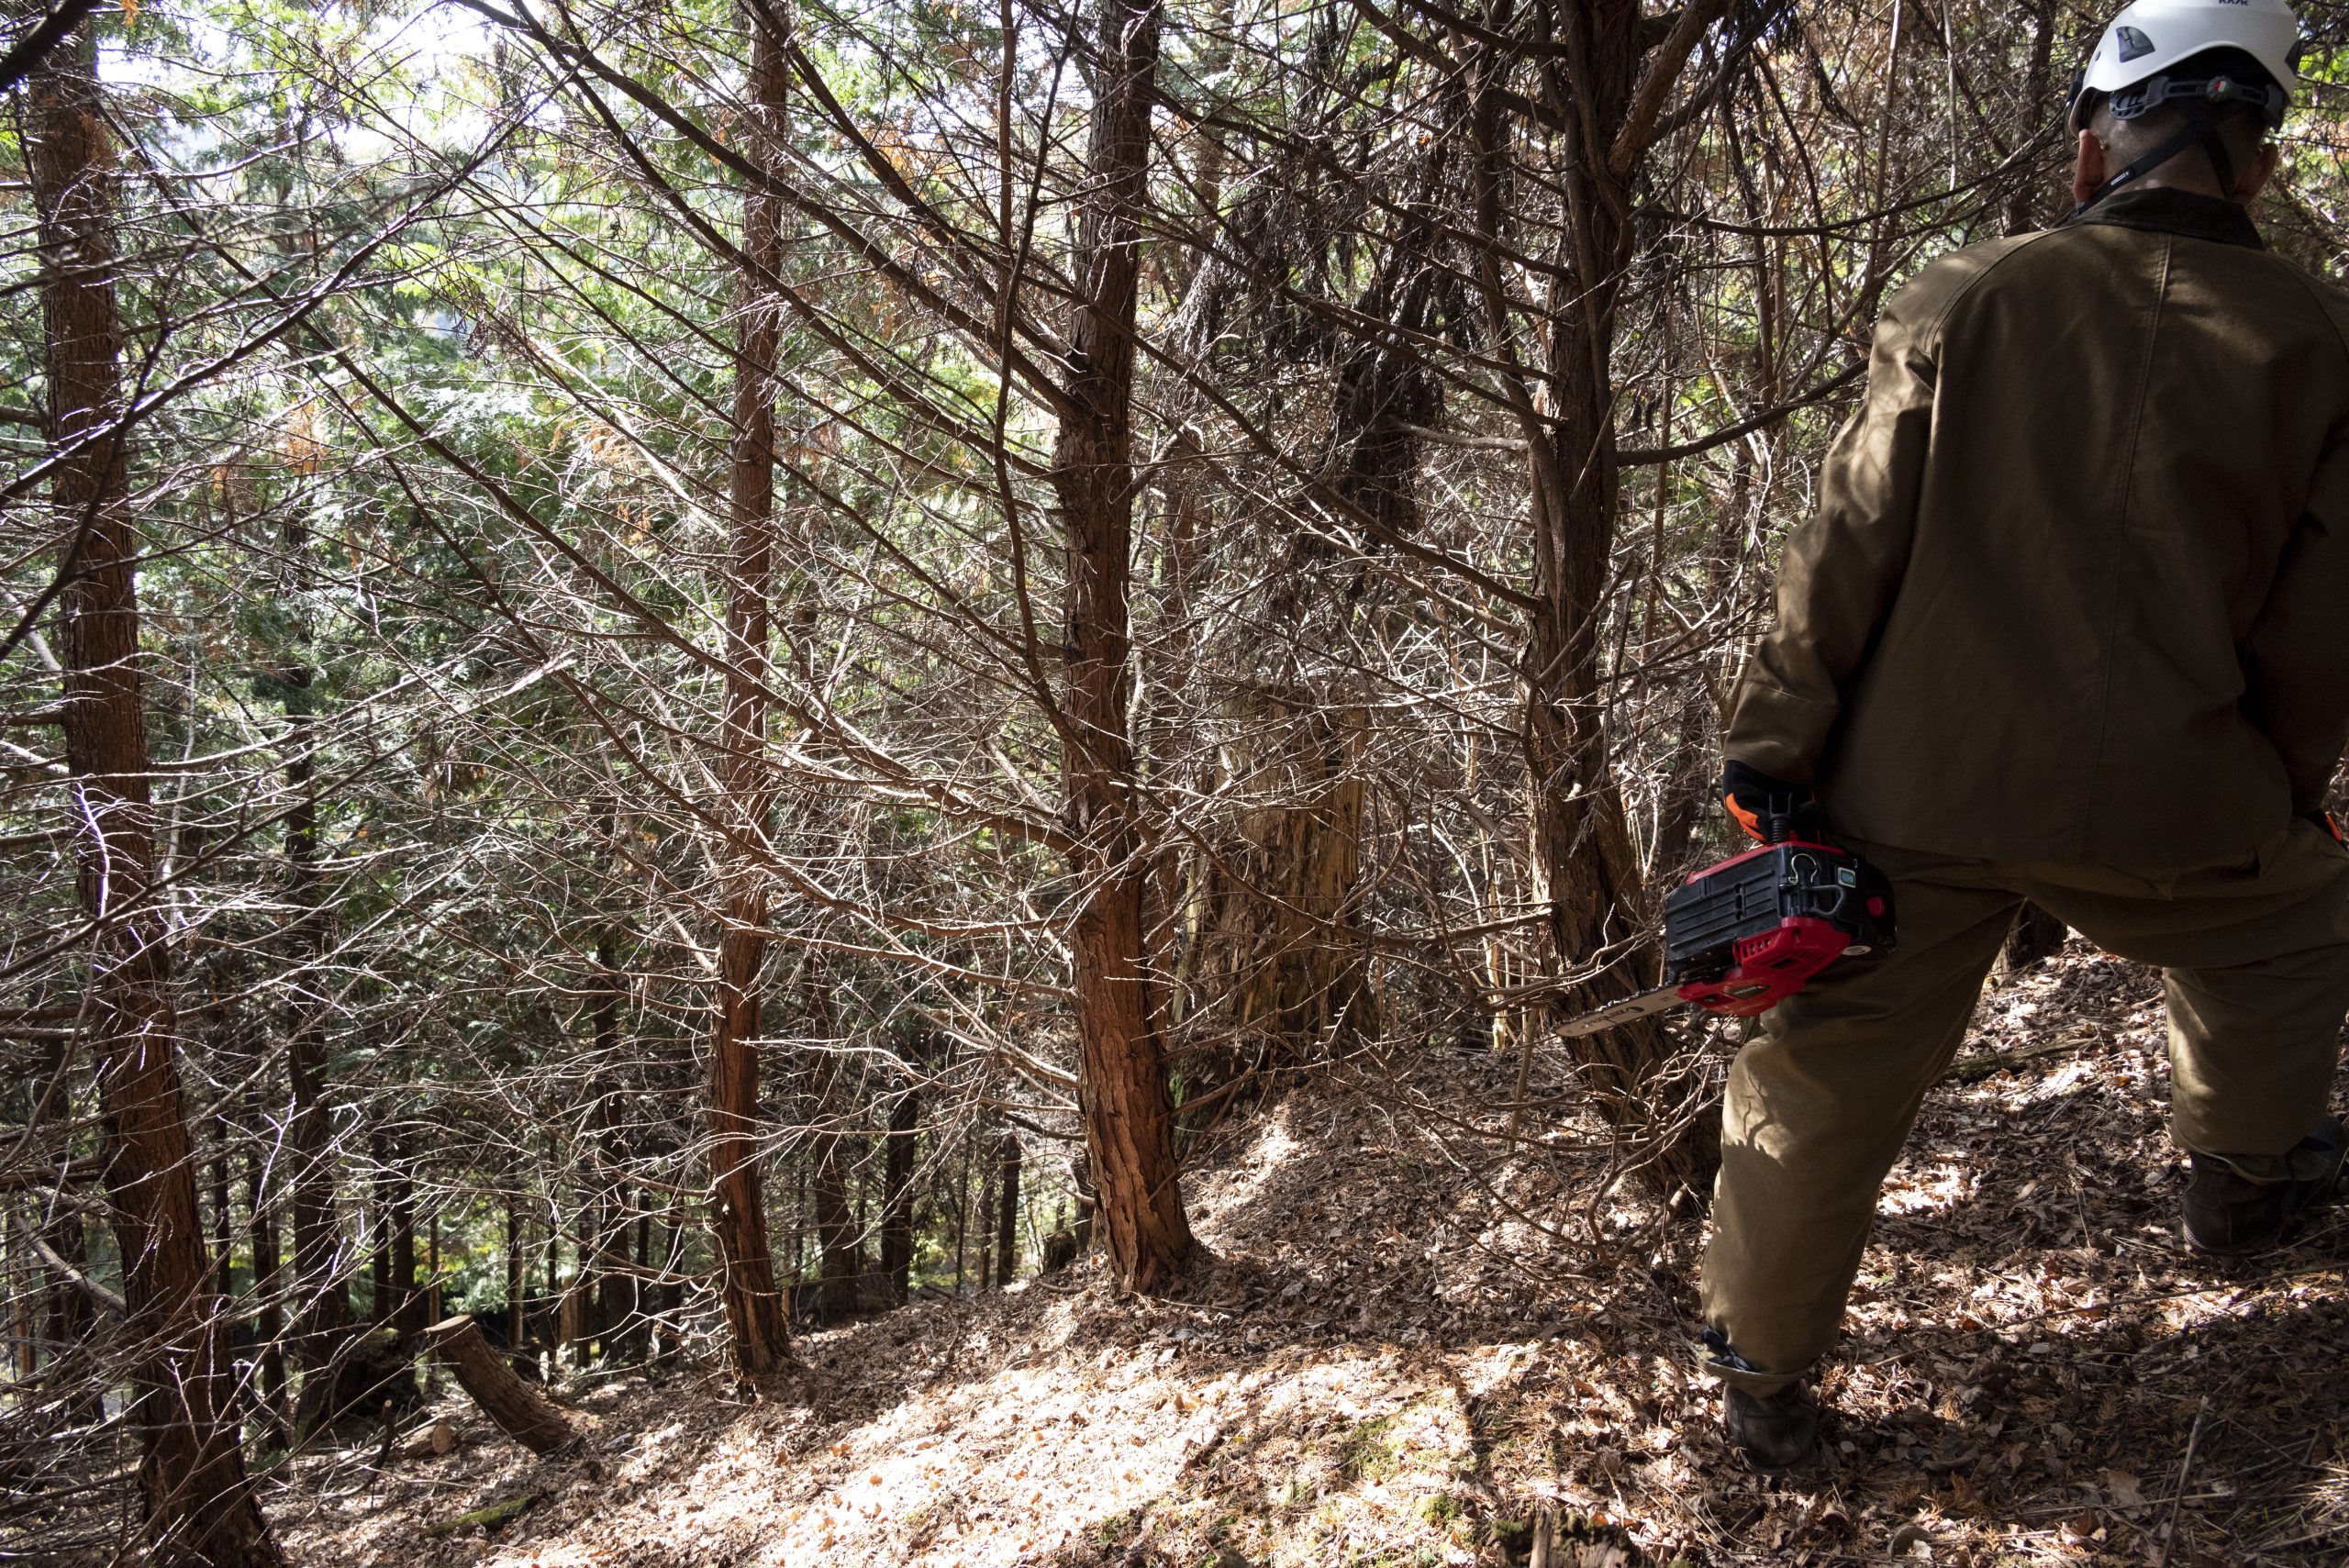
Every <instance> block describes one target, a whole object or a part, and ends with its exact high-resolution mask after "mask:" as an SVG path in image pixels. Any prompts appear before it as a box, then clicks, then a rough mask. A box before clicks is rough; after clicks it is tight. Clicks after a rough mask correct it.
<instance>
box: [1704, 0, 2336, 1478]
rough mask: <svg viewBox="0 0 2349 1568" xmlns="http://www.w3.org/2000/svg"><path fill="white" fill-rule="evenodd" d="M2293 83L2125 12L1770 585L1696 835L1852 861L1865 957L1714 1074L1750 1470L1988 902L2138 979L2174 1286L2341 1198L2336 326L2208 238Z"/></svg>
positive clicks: (1738, 1391) (1729, 1302)
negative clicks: (2164, 1158)
mask: <svg viewBox="0 0 2349 1568" xmlns="http://www.w3.org/2000/svg"><path fill="white" fill-rule="evenodd" d="M2297 52H2298V27H2297V23H2296V21H2295V19H2294V17H2293V15H2292V13H2291V11H2290V10H2289V9H2288V6H2286V5H2285V3H2284V0H2225V3H2219V4H2212V3H2209V0H2138V3H2137V4H2135V5H2132V6H2130V7H2129V8H2128V9H2126V10H2124V11H2122V12H2121V15H2120V16H2119V17H2117V18H2116V19H2115V20H2114V22H2113V24H2112V26H2111V27H2110V28H2107V29H2106V31H2105V33H2104V35H2103V38H2102V39H2101V40H2100V41H2099V44H2098V47H2097V51H2096V53H2095V54H2094V56H2092V57H2091V60H2090V61H2089V64H2088V67H2087V70H2086V72H2084V74H2083V80H2082V82H2081V84H2080V86H2079V87H2078V89H2077V90H2076V93H2075V95H2074V104H2073V110H2072V127H2073V128H2074V129H2075V130H2076V131H2077V132H2078V133H2079V144H2078V145H2079V152H2078V163H2077V168H2076V175H2075V180H2074V187H2073V188H2074V192H2075V194H2076V196H2077V197H2078V199H2079V202H2080V207H2079V209H2078V210H2077V211H2076V212H2075V213H2074V215H2073V216H2072V217H2070V218H2069V219H2067V220H2066V221H2065V223H2064V224H2063V225H2061V226H2059V227H2058V228H2054V229H2052V230H2049V231H2047V232H2045V233H2039V234H2029V235H2021V236H2018V237H2015V238H2012V239H2002V240H1998V241H1995V242H1992V243H1989V244H1984V245H1976V246H1972V247H1969V248H1967V249H1965V250H1960V251H1957V252H1955V253H1954V254H1952V255H1949V256H1945V257H1943V258H1942V259H1941V260H1939V261H1935V262H1934V263H1932V265H1931V266H1928V267H1927V268H1925V269H1924V271H1923V272H1920V274H1919V275H1918V276H1917V278H1916V279H1915V281H1914V282H1912V283H1910V284H1909V285H1908V286H1907V287H1906V288H1905V289H1903V290H1901V291H1900V293H1899V294H1898V296H1897V297H1896V298H1895V299H1894V300H1893V301H1892V303H1891V305H1890V306H1889V307H1888V308H1887V310H1886V312H1885V315H1884V319H1883V320H1882V322H1880V323H1879V324H1878V326H1877V328H1876V338H1875V344H1874V349H1873V354H1872V358H1871V361H1870V364H1869V378H1868V390H1867V395H1866V399H1865V403H1864V405H1863V406H1862V407H1861V409H1860V411H1859V412H1858V414H1857V415H1856V416H1855V417H1854V418H1853V420H1852V422H1851V424H1850V425H1849V426H1847V427H1846V428H1844V430H1843V432H1842V435H1841V437H1840V438H1839V439H1837V441H1836V444H1835V447H1834V450H1833V452H1832V454H1831V457H1830V458H1829V460H1828V463H1827V466H1826V470H1825V473H1824V475H1823V479H1822V483H1821V486H1820V505H1819V508H1818V511H1817V513H1816V515H1815V516H1813V517H1811V518H1810V519H1809V521H1808V522H1807V523H1806V524H1805V526H1803V527H1802V528H1800V529H1799V530H1798V531H1797V533H1796V534H1795V535H1794V536H1793V538H1792V539H1791V540H1790V541H1789V543H1788V544H1787V551H1786V559H1785V562H1784V563H1783V565H1782V566H1781V568H1780V573H1779V579H1778V621H1777V628H1776V630H1775V631H1774V632H1773V633H1772V634H1771V635H1770V636H1769V637H1768V638H1767V639H1765V641H1764V642H1763V644H1762V646H1761V648H1760V649H1759V651H1758V652H1757V653H1756V655H1755V657H1754V659H1753V662H1752V664H1751V665H1750V666H1749V667H1748V668H1747V670H1746V672H1745V673H1744V676H1743V678H1742V681H1741V682H1740V683H1739V685H1738V688H1737V691H1736V694H1735V696H1734V698H1733V700H1732V705H1731V716H1730V718H1729V723H1728V729H1727V736H1726V740H1725V744H1724V750H1725V751H1726V753H1727V757H1728V768H1727V774H1726V778H1725V780H1724V791H1725V794H1726V795H1727V797H1728V801H1727V804H1728V805H1729V806H1730V808H1731V811H1732V813H1734V814H1736V815H1738V816H1739V817H1741V818H1742V819H1745V820H1747V821H1748V825H1749V827H1750V826H1751V825H1752V824H1751V819H1752V818H1753V817H1754V816H1755V815H1756V814H1760V813H1765V812H1773V811H1775V812H1781V813H1786V812H1791V813H1793V814H1795V816H1796V817H1797V819H1798V821H1799V820H1802V819H1804V818H1809V820H1810V821H1811V822H1813V823H1814V824H1815V825H1816V826H1819V827H1823V828H1826V829H1827V830H1828V831H1830V832H1832V833H1834V834H1836V835H1839V836H1840V837H1842V839H1843V840H1847V841H1850V842H1852V843H1854V845H1856V846H1857V847H1859V848H1860V849H1861V851H1862V852H1863V853H1865V855H1866V856H1867V857H1868V858H1869V859H1870V860H1872V861H1873V862H1876V864H1877V865H1878V866H1879V867H1881V868H1882V869H1883V870H1884V871H1885V872H1886V873H1887V874H1888V875H1889V876H1890V877H1891V879H1892V882H1893V885H1894V890H1895V895H1896V897H1895V904H1896V907H1897V909H1898V919H1899V947H1898V951H1897V952H1896V953H1894V954H1893V956H1891V957H1890V958H1888V959H1887V960H1886V961H1884V962H1882V963H1881V964H1879V965H1876V966H1874V967H1855V968H1854V969H1853V970H1851V971H1850V972H1849V973H1831V975H1830V976H1828V977H1827V978H1826V979H1824V980H1823V981H1822V982H1821V983H1820V984H1815V985H1813V986H1812V987H1811V988H1810V989H1809V990H1807V991H1805V992H1803V993H1802V994H1801V995H1797V996H1794V997H1792V998H1790V999H1788V1000H1787V1002H1785V1003H1784V1004H1782V1005H1781V1006H1779V1007H1778V1008H1777V1009H1776V1011H1775V1012H1773V1013H1772V1014H1771V1015H1769V1017H1768V1018H1767V1020H1766V1022H1765V1026H1764V1029H1763V1032H1762V1033H1761V1034H1760V1035H1759V1036H1758V1037H1757V1038H1756V1039H1755V1040H1753V1042H1751V1043H1750V1044H1748V1045H1747V1046H1746V1048H1745V1049H1744V1050H1743V1051H1742V1052H1741V1053H1740V1054H1739V1056H1738V1058H1737V1061H1736V1062H1735V1063H1734V1065H1733V1066H1732V1068H1731V1073H1730V1083H1729V1098H1728V1106H1727V1110H1726V1114H1725V1118H1724V1125H1723V1129H1722V1137H1721V1171H1720V1188H1719V1194H1718V1197H1717V1200H1716V1205H1715V1209H1714V1220H1713V1226H1714V1229H1713V1235H1712V1240H1711V1244H1710V1248H1709V1251H1708V1252H1707V1254H1706V1257H1705V1264H1704V1282H1703V1295H1704V1309H1705V1316H1706V1319H1707V1322H1708V1324H1709V1332H1708V1334H1707V1336H1706V1338H1707V1343H1708V1344H1709V1346H1710V1347H1711V1353H1710V1359H1709V1363H1708V1364H1709V1370H1711V1371H1713V1372H1716V1373H1719V1374H1720V1377H1721V1378H1722V1380H1723V1382H1724V1383H1725V1384H1726V1385H1727V1386H1726V1389H1725V1391H1724V1398H1723V1416H1724V1420H1725V1422H1726V1425H1727V1428H1728V1430H1729V1433H1730V1436H1731V1439H1732V1440H1733V1441H1734V1442H1735V1443H1736V1444H1737V1446H1738V1447H1739V1448H1740V1449H1741V1450H1742V1451H1743V1452H1744V1454H1745V1455H1746V1457H1747V1458H1748V1460H1749V1461H1750V1462H1753V1463H1755V1464H1757V1465H1760V1466H1763V1467H1765V1468H1779V1467H1785V1466H1788V1465H1792V1464H1798V1463H1801V1462H1805V1461H1806V1460H1807V1459H1808V1458H1809V1456H1810V1455H1811V1453H1812V1452H1813V1451H1815V1448H1816V1443H1817V1429H1818V1408H1817V1405H1816V1403H1815V1401H1814V1399H1813V1397H1812V1396H1811V1394H1810V1392H1809V1386H1808V1381H1807V1380H1808V1377H1809V1373H1810V1372H1811V1369H1812V1368H1813V1366H1814V1365H1815V1363H1816V1362H1818V1361H1819V1360H1820V1357H1821V1356H1822V1355H1823V1354H1825V1353H1826V1351H1827V1350H1828V1349H1829V1346H1830V1344H1831V1340H1833V1338H1834V1335H1835V1331H1836V1329H1837V1326H1838V1325H1839V1323H1840V1322H1841V1320H1842V1312H1843V1303H1844V1297H1845V1296H1846V1294H1847V1293H1848V1292H1849V1290H1850V1288H1851V1284H1852V1279H1853V1276H1854V1273H1856V1271H1857V1269H1858V1267H1859V1262H1860V1255H1861V1251H1862V1249H1863V1248H1864V1247H1865V1244H1866V1241H1867V1235H1868V1226H1869V1221H1870V1219H1871V1218H1872V1217H1873V1215H1874V1213H1875V1210H1876V1193H1877V1189H1878V1187H1879V1185H1880V1184H1881V1183H1882V1181H1883V1179H1884V1176H1885V1173H1886V1172H1887V1171H1888V1170H1889V1169H1890V1168H1891V1166H1892V1163H1893V1162H1894V1160H1895V1159H1896V1158H1898V1154H1899V1152H1900V1147H1901V1143H1902V1141H1903V1140H1904V1139H1905V1138H1906V1137H1907V1135H1908V1132H1909V1126H1910V1124H1911V1123H1912V1122H1913V1120H1914V1119H1915V1117H1916V1114H1917V1109H1918V1106H1919V1103H1920V1100H1921V1099H1922V1097H1923V1095H1924V1094H1925V1091H1926V1089H1927V1088H1928V1087H1929V1086H1931V1085H1932V1084H1933V1083H1934V1082H1935V1081H1936V1080H1937V1079H1939V1078H1940V1077H1941V1076H1942V1074H1943V1071H1944V1070H1945V1069H1946V1068H1947V1066H1948V1064H1949V1062H1950V1059H1951V1057H1952V1056H1953V1055H1954V1052H1955V1051H1956V1050H1957V1047H1958V1044H1959V1041H1960V1040H1961V1039H1962V1037H1963V1035H1964V1032H1965V1024H1966V1020H1967V1018H1968V1017H1969V1015H1970V1014H1971V1012H1972V1010H1973V1007H1974V1004H1975V1001H1976V997H1977V995H1979V994H1980V991H1981V986H1982V982H1983V979H1984V977H1985V975H1986V974H1987V973H1988V971H1989V968H1990V965H1991V962H1992V961H1993V959H1994V958H1995V957H1996V956H1997V954H1998V950H1999V947H2000V944H2001V941H2002V940H2003V939H2004V938H2005V936H2006V934H2007V930H2008V928H2009V925H2010V924H2011V923H2012V921H2013V918H2014V915H2015V912H2016V910H2017V908H2018V907H2019V906H2021V904H2022V903H2023V902H2024V901H2025V900H2030V901H2031V902H2033V903H2036V904H2038V905H2040V906H2042V907H2043V908H2045V909H2046V910H2048V911H2049V912H2050V913H2052V914H2054V916H2056V917H2058V918H2060V919H2062V920H2063V921H2065V923H2066V924H2068V925H2070V926H2072V927H2074V928H2076V929H2078V930H2080V931H2081V932H2083V933H2084V934H2086V935H2087V937H2088V938H2090V939H2091V940H2095V941H2096V942H2098V943H2099V944H2100V945H2102V946H2103V947H2105V948H2107V949H2110V951H2114V952H2117V953H2120V954H2121V955H2123V956H2125V957H2128V958H2131V959H2134V960H2136V961H2138V962H2144V963H2151V964H2156V965H2159V966H2161V968H2162V969H2163V970H2164V971H2165V975H2166V987H2167V999H2168V1006H2169V1019H2170V1057H2171V1068H2172V1119H2173V1126H2174V1129H2175V1132H2176V1139H2177V1140H2178V1142H2180V1143H2181V1144H2183V1145H2184V1146H2185V1147H2186V1149H2187V1150H2188V1151H2190V1154H2191V1158H2192V1167H2193V1174H2192V1178H2191V1181H2190V1184H2189V1185H2188V1192H2187V1196H2186V1226H2185V1229H2186V1238H2187V1240H2188V1243H2189V1244H2190V1245H2192V1246H2193V1247H2195V1248H2197V1249H2198V1250H2200V1251H2211V1252H2227V1253H2238V1252H2245V1251H2257V1250H2259V1249H2262V1248H2265V1247H2267V1246H2269V1245H2271V1244H2273V1243H2274V1242H2275V1241H2276V1240H2277V1239H2278V1238H2279V1237H2280V1236H2281V1235H2282V1234H2283V1232H2284V1230H2285V1228H2286V1227H2287V1226H2288V1224H2289V1223H2290V1222H2291V1221H2292V1220H2293V1218H2295V1217H2296V1216H2297V1215H2298V1214H2299V1212H2301V1211H2302V1210H2304V1209H2305V1208H2307V1207H2310V1206H2311V1205H2312V1204H2314V1203H2316V1202H2319V1201H2321V1200H2322V1199H2323V1198H2325V1197H2327V1196H2329V1195H2331V1194H2332V1191H2333V1189H2334V1186H2335V1184H2336V1182H2337V1180H2338V1177H2339V1173H2340V1170H2341V1164H2342V1144H2343V1135H2342V1128H2341V1126H2340V1124H2339V1123H2338V1122H2336V1121H2333V1120H2332V1119H2331V1118H2328V1117H2327V1116H2326V1115H2325V1107H2326V1097H2327V1093H2328V1089H2329V1085H2330V1084H2331V1081H2332V1073H2333V1070H2334V1066H2335V1062H2336V1058H2337V1055H2338V1052H2339V1040H2340V1033H2341V1024H2342V1018H2343V1013H2344V1011H2349V850H2344V849H2343V847H2342V845H2341V843H2340V842H2339V841H2338V840H2337V838H2335V837H2334V836H2332V833H2331V832H2330V831H2329V819H2328V818H2326V817H2324V814H2323V810H2322V806H2323V802H2324V798H2325V794H2326V791H2327V789H2328V788H2329V786H2330V784H2331V782H2332V774H2333V771H2334V767H2335V765H2336V763H2337V762H2338V761H2339V759H2340V756H2341V752H2342V748H2343V740H2344V736H2349V297H2345V296H2344V295H2342V294H2341V293H2339V292H2337V291H2336V290H2335V289H2333V288H2332V286H2330V285H2329V284H2325V283H2323V282H2321V281H2319V280H2318V279H2315V278H2313V277H2311V276H2310V275H2309V274H2308V273H2306V272H2303V271H2301V270H2300V269H2299V268H2298V267H2295V266H2293V265H2292V264H2291V263H2289V262H2288V261H2282V260H2280V259H2278V258H2277V257H2275V256H2272V255H2270V254H2268V253H2267V252H2266V249H2265V247H2264V246H2263V244H2262V242H2261V240H2260V237H2259V234H2258V231H2257V230H2256V229H2255V228H2254V227H2253V224H2252V220H2251V218H2250V217H2249V216H2248V215H2247V214H2246V213H2245V211H2244V206H2243V204H2244V203H2246V202H2248V201H2249V200H2250V199H2251V197H2252V196H2253V195H2255V194H2256V193H2257V192H2258V190H2259V189H2260V187H2261V185H2262V184H2263V183H2265V181H2266V178H2267V176H2268V175H2269V174H2270V173H2271V172H2273V170H2274V168H2275V166H2276V159H2277V152H2276V149H2275V148H2274V147H2273V146H2272V145H2267V144H2266V141H2265V139H2266V135H2267V134H2268V133H2269V132H2271V131H2273V130H2274V129H2275V128H2277V126H2278V125H2279V124H2280V123H2281V121H2282V118H2283V113H2284V110H2285V107H2286V106H2287V104H2288V100H2289V93H2290V90H2291V89H2292V88H2293V87H2294V86H2295V85H2296V77H2295V74H2294V69H2293V61H2294V58H2295V56H2296V55H2297ZM2311 1129H2313V1130H2311Z"/></svg>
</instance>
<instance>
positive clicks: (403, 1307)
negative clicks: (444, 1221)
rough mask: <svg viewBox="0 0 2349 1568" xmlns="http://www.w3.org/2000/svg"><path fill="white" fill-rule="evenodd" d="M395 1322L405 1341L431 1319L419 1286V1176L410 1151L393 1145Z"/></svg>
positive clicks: (393, 1318)
mask: <svg viewBox="0 0 2349 1568" xmlns="http://www.w3.org/2000/svg"><path fill="white" fill-rule="evenodd" d="M391 1240H392V1325H393V1327H395V1328H396V1329H398V1330H399V1335H400V1339H401V1340H403V1341H406V1340H413V1339H414V1338H416V1336H417V1335H418V1334H421V1333H423V1332H424V1329H425V1326H426V1325H427V1324H429V1323H430V1322H431V1321H432V1319H431V1318H430V1317H429V1315H428V1314H427V1313H426V1311H425V1306H424V1298H423V1296H420V1295H418V1294H417V1288H416V1177H415V1176H414V1174H413V1173H411V1170H410V1167H409V1165H408V1159H407V1151H406V1149H404V1148H403V1147H401V1146H400V1145H399V1144H398V1143H396V1142H395V1143H394V1144H393V1145H392V1237H391Z"/></svg>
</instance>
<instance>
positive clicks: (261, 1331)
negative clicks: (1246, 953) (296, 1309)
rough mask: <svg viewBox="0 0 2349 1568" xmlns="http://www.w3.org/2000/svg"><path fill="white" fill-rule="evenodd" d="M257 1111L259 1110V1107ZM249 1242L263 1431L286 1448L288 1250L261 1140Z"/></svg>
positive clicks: (252, 1182)
mask: <svg viewBox="0 0 2349 1568" xmlns="http://www.w3.org/2000/svg"><path fill="white" fill-rule="evenodd" d="M255 1108H256V1109H258V1108H259V1107H258V1106H256V1107H255ZM245 1201H246V1202H247V1203H248V1204H249V1205H250V1206H251V1207H250V1212H249V1214H248V1216H247V1221H246V1224H247V1229H246V1240H247V1244H248V1245H249V1246H250V1247H251V1249H252V1254H253V1288H252V1297H253V1302H254V1304H255V1305H254V1310H253V1315H252V1327H253V1340H254V1351H253V1382H254V1385H255V1389H254V1393H255V1395H256V1400H255V1403H256V1405H257V1407H258V1409H259V1411H260V1414H261V1418H262V1429H263V1430H264V1431H265V1432H266V1433H267V1434H268V1435H269V1437H271V1438H272V1439H273V1440H276V1441H279V1442H284V1440H285V1439H286V1438H287V1436H288V1435H289V1431H290V1429H289V1428H288V1427H287V1425H286V1419H285V1415H286V1412H285V1351H284V1340H285V1309H284V1305H283V1303H282V1301H281V1300H280V1298H279V1295H278V1292H279V1290H280V1289H281V1288H282V1287H283V1284H284V1282H283V1281H282V1280H281V1279H280V1278H279V1277H278V1275H279V1273H280V1269H281V1265H282V1260H283V1253H284V1249H283V1248H282V1246H281V1245H280V1243H279V1241H278V1239H277V1195H276V1194H274V1193H273V1192H271V1191H270V1190H269V1160H268V1155H267V1151H266V1146H265V1145H264V1144H263V1143H262V1140H258V1139H256V1140H254V1141H253V1143H252V1144H251V1145H250V1147H248V1148H247V1149H246V1151H245Z"/></svg>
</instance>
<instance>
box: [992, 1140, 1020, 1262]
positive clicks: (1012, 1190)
mask: <svg viewBox="0 0 2349 1568" xmlns="http://www.w3.org/2000/svg"><path fill="white" fill-rule="evenodd" d="M995 1201H996V1222H995V1283H996V1284H998V1285H1006V1284H1010V1283H1011V1282H1012V1280H1013V1278H1014V1277H1016V1276H1017V1275H1018V1274H1019V1134H1018V1133H1016V1132H1006V1133H1005V1134H1004V1135H1003V1154H1002V1158H1001V1161H1000V1162H999V1164H998V1167H997V1170H996V1184H995Z"/></svg>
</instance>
